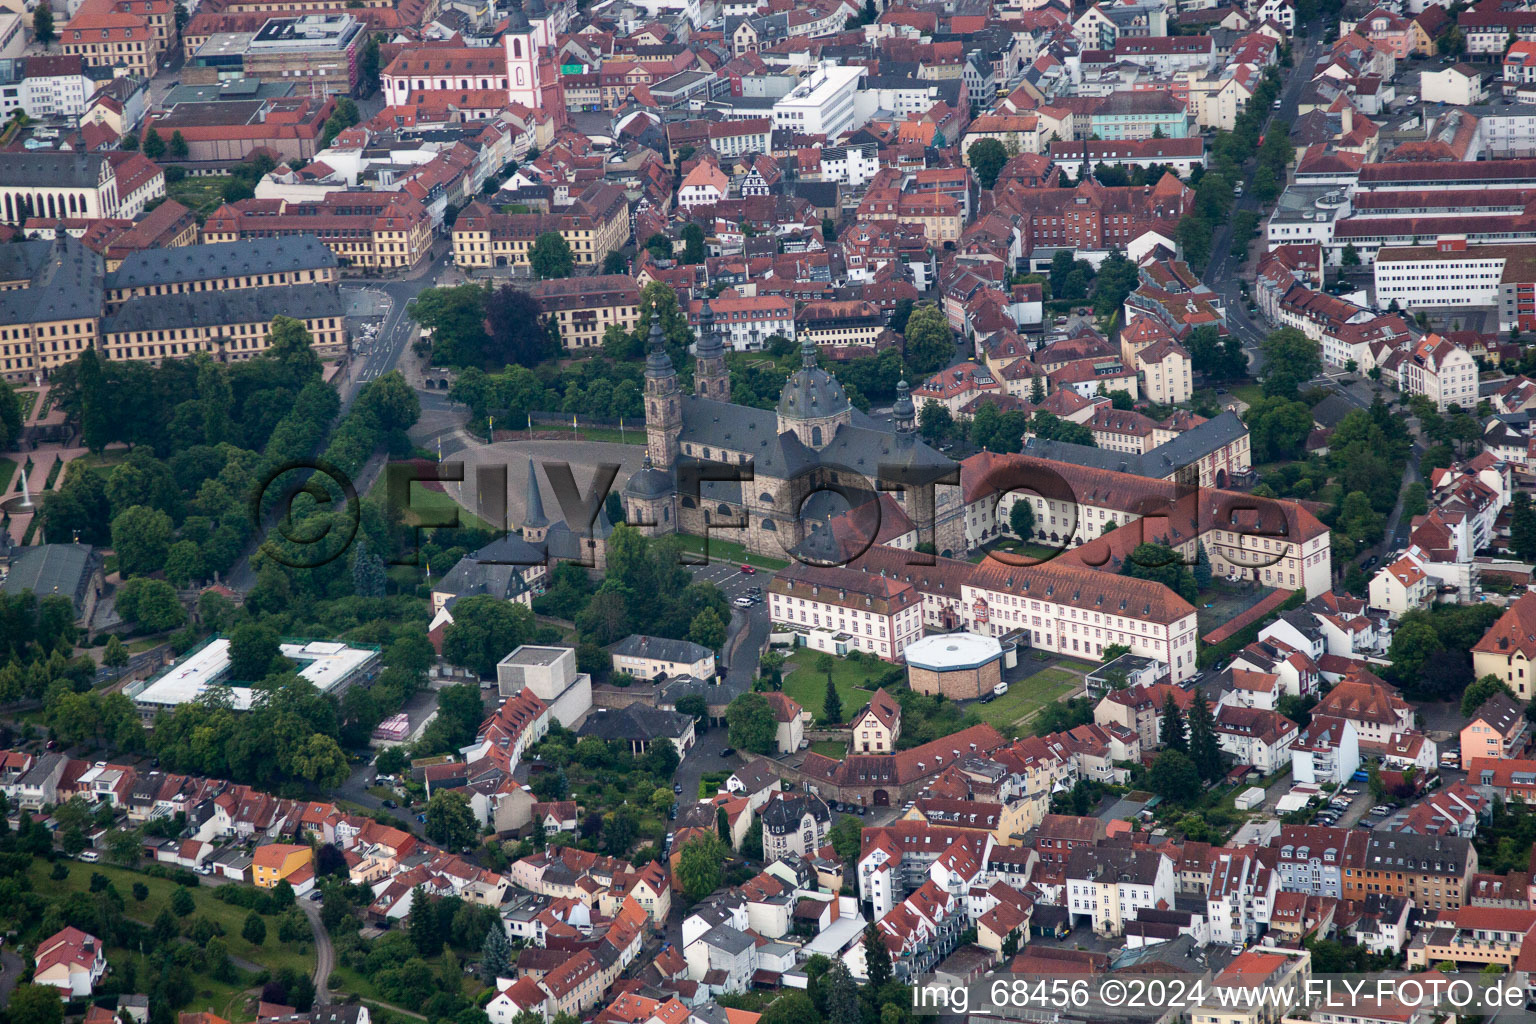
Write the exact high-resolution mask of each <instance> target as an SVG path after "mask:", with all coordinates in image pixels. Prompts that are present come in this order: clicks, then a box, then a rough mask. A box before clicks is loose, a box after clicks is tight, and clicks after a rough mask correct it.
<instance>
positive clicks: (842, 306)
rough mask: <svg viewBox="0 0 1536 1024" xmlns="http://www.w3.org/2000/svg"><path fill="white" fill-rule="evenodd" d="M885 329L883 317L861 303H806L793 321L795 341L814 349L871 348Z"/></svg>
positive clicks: (871, 307)
mask: <svg viewBox="0 0 1536 1024" xmlns="http://www.w3.org/2000/svg"><path fill="white" fill-rule="evenodd" d="M885 329H886V319H885V314H884V313H882V312H881V311H880V307H879V306H877V305H875V304H874V303H873V302H869V301H866V300H864V299H842V300H830V299H829V300H826V301H821V302H808V303H806V305H805V306H804V307H803V308H802V309H801V310H800V312H799V314H798V315H797V316H796V317H795V334H796V337H797V338H799V339H800V340H801V341H811V342H814V343H815V344H816V346H817V347H818V348H848V347H869V348H873V347H874V346H875V344H876V342H877V341H878V340H879V338H880V335H881V333H882V332H884V331H885Z"/></svg>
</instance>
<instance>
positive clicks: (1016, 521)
mask: <svg viewBox="0 0 1536 1024" xmlns="http://www.w3.org/2000/svg"><path fill="white" fill-rule="evenodd" d="M1008 528H1009V529H1010V530H1012V531H1013V535H1014V536H1015V537H1017V538H1019V539H1020V540H1028V539H1029V538H1031V537H1033V536H1034V535H1035V509H1034V506H1033V505H1031V504H1030V503H1029V499H1028V498H1019V499H1017V500H1015V501H1014V503H1013V507H1012V508H1010V509H1009V510H1008Z"/></svg>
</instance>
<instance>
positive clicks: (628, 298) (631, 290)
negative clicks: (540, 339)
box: [528, 274, 640, 352]
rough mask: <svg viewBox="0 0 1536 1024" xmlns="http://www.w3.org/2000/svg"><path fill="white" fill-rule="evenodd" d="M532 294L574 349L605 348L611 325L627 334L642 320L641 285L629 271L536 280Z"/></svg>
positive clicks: (530, 286) (563, 343)
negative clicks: (604, 336)
mask: <svg viewBox="0 0 1536 1024" xmlns="http://www.w3.org/2000/svg"><path fill="white" fill-rule="evenodd" d="M528 294H530V295H531V296H533V299H534V301H535V302H537V303H538V304H539V309H540V310H542V311H543V313H544V315H545V317H547V318H548V319H549V320H550V321H552V322H553V323H554V324H555V326H556V327H557V328H558V329H559V331H560V344H561V345H563V346H565V348H566V349H568V350H570V351H572V352H581V351H589V350H592V349H595V348H599V347H601V346H602V344H603V335H604V334H606V333H607V331H608V328H609V327H618V328H619V329H620V330H622V331H624V332H626V333H627V332H629V331H632V330H634V329H635V327H636V326H637V325H638V324H639V323H640V286H639V285H638V284H637V283H635V279H634V278H632V277H630V276H628V275H627V274H601V275H599V276H597V277H569V278H556V279H553V280H548V281H534V282H533V283H532V284H530V285H529V286H528Z"/></svg>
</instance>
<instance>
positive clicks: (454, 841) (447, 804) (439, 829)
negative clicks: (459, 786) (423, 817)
mask: <svg viewBox="0 0 1536 1024" xmlns="http://www.w3.org/2000/svg"><path fill="white" fill-rule="evenodd" d="M426 831H427V838H428V839H430V840H432V841H433V842H435V843H437V844H438V845H439V846H441V847H443V848H444V849H447V850H459V849H463V848H464V847H466V846H470V845H473V843H474V841H475V834H476V833H477V832H478V831H479V829H478V827H477V826H476V824H475V812H474V811H471V810H470V809H469V802H468V801H467V800H465V799H464V795H463V794H462V793H459V792H457V791H455V790H451V789H439V790H438V791H437V792H436V793H433V794H432V799H431V800H428V801H427V828H426Z"/></svg>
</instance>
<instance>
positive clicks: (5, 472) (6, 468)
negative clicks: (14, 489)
mask: <svg viewBox="0 0 1536 1024" xmlns="http://www.w3.org/2000/svg"><path fill="white" fill-rule="evenodd" d="M15 474H16V463H14V462H12V461H11V460H10V459H0V497H10V486H11V478H12V477H13V476H15Z"/></svg>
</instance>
